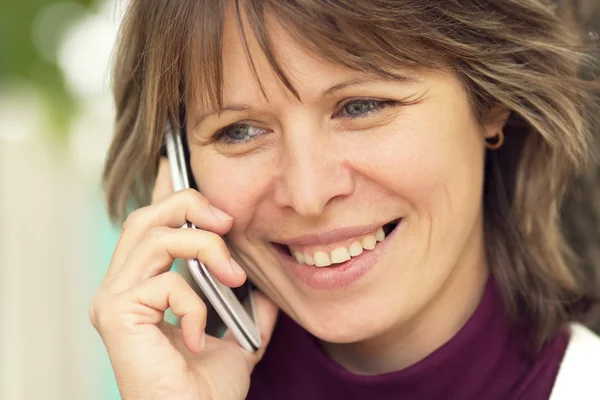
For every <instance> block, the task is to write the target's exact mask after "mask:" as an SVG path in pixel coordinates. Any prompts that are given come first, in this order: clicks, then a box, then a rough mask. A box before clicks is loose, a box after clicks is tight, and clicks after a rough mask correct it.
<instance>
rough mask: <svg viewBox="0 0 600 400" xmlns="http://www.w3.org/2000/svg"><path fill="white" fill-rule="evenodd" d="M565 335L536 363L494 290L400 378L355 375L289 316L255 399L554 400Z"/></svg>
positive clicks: (260, 372) (259, 369)
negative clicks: (447, 338)
mask: <svg viewBox="0 0 600 400" xmlns="http://www.w3.org/2000/svg"><path fill="white" fill-rule="evenodd" d="M568 340H569V338H568V333H567V332H566V330H564V331H563V332H561V333H560V334H558V335H557V336H555V337H554V338H552V339H551V340H550V341H548V342H547V343H546V345H545V346H544V348H543V349H542V350H541V352H539V353H538V354H537V355H536V356H535V357H533V356H532V352H531V350H530V347H529V346H530V343H531V340H530V338H529V335H528V334H527V332H526V331H525V330H523V329H519V328H517V327H515V326H514V325H513V324H511V323H510V321H509V319H508V318H507V317H506V315H505V313H504V312H503V309H502V305H501V301H500V299H499V296H498V293H497V290H496V287H495V284H494V283H493V280H490V281H489V282H488V284H487V285H486V288H485V291H484V294H483V296H482V299H481V302H480V304H479V305H478V307H477V309H476V310H475V312H474V313H473V315H472V316H471V317H470V319H469V320H468V321H467V323H466V324H465V325H464V327H463V328H462V329H461V330H460V331H459V332H458V333H457V334H456V335H455V336H454V337H453V338H452V339H451V340H450V341H448V342H447V343H445V344H444V345H442V346H441V347H440V348H438V349H437V350H435V351H434V352H433V353H431V354H430V355H428V356H427V357H425V358H424V359H423V360H421V361H419V362H417V363H416V364H413V365H411V366H410V367H408V368H405V369H403V370H401V371H395V372H390V373H386V374H381V375H372V376H364V375H355V374H353V373H351V372H349V371H347V370H346V369H344V368H343V367H342V366H341V365H339V364H337V363H336V362H335V361H333V360H332V359H331V358H329V357H328V356H327V355H326V354H325V352H324V351H323V350H322V348H321V347H320V345H319V342H318V341H317V339H316V338H315V337H313V336H312V335H311V334H309V333H308V332H307V331H305V330H304V329H303V328H302V327H301V326H299V325H298V324H296V323H295V322H294V321H293V320H292V319H291V318H290V317H288V316H287V315H285V314H283V313H282V314H281V315H280V316H279V320H278V322H277V325H276V327H275V331H274V332H273V337H272V339H271V343H270V344H269V346H268V348H267V351H266V353H265V356H264V357H263V359H262V360H261V361H260V362H259V363H258V365H257V366H256V368H255V370H254V372H253V374H252V377H251V384H250V391H249V393H248V396H247V399H249V400H270V399H276V400H319V399H327V400H341V399H344V400H354V399H356V400H387V399H394V400H397V399H409V400H433V399H435V400H440V399H443V400H518V399H522V400H547V399H548V398H549V397H550V393H551V391H552V387H553V385H554V381H555V379H556V375H557V373H558V368H559V366H560V362H561V360H562V358H563V355H564V353H565V350H566V347H567V343H568Z"/></svg>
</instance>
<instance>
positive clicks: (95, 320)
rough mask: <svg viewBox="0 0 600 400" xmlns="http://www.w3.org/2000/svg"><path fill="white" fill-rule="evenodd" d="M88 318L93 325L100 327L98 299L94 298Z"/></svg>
mask: <svg viewBox="0 0 600 400" xmlns="http://www.w3.org/2000/svg"><path fill="white" fill-rule="evenodd" d="M88 318H89V320H90V322H91V323H92V325H93V326H94V327H95V328H97V327H98V311H97V309H96V301H95V299H94V300H92V302H91V303H90V305H89V307H88Z"/></svg>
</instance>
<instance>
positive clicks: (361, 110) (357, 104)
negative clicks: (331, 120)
mask: <svg viewBox="0 0 600 400" xmlns="http://www.w3.org/2000/svg"><path fill="white" fill-rule="evenodd" d="M393 103H394V102H393V101H384V100H373V99H360V100H351V101H349V102H347V103H346V104H344V105H343V106H342V109H341V112H340V113H339V114H338V115H340V114H341V116H344V117H349V118H360V117H363V116H365V115H367V114H370V113H371V112H373V111H377V110H379V109H382V108H385V107H387V106H389V105H392V104H393Z"/></svg>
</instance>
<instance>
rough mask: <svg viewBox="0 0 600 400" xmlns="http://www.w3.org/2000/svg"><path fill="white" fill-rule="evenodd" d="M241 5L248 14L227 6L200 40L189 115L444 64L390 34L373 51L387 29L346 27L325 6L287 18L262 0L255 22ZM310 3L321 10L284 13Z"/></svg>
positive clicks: (305, 95) (301, 96)
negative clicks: (419, 54) (224, 105)
mask: <svg viewBox="0 0 600 400" xmlns="http://www.w3.org/2000/svg"><path fill="white" fill-rule="evenodd" d="M242 3H243V4H244V3H247V4H248V7H249V8H246V9H245V8H243V7H241V8H240V9H235V8H234V7H232V6H229V7H225V9H224V12H223V14H220V17H219V18H218V21H216V22H214V23H215V24H216V27H212V28H210V29H209V32H208V33H209V37H208V38H207V35H202V36H201V39H200V40H199V42H200V43H203V44H205V45H208V46H198V47H197V49H198V50H197V53H196V55H195V57H194V59H193V60H192V63H191V65H192V68H190V70H188V72H187V75H186V76H187V77H188V78H185V81H184V82H185V85H184V87H186V88H187V90H186V92H187V94H186V95H185V96H186V104H187V106H188V111H192V113H193V112H194V111H193V109H198V112H200V113H204V112H207V111H208V112H210V111H213V110H214V111H219V110H221V109H222V106H223V104H224V103H227V102H231V101H233V100H236V101H244V102H257V101H268V100H269V99H278V100H279V99H282V100H286V101H287V100H289V99H294V98H295V99H296V100H300V101H305V100H310V98H311V97H312V96H314V95H315V94H316V93H320V92H322V91H323V90H324V89H325V88H327V87H330V86H331V85H334V84H335V82H336V81H338V82H341V81H348V80H352V79H359V78H365V74H366V75H369V76H368V77H371V78H372V77H378V78H381V77H384V78H391V79H400V80H404V78H405V77H406V75H407V72H411V74H412V75H415V72H418V74H420V72H422V71H423V68H425V69H431V68H432V66H434V68H435V69H439V67H440V66H442V67H443V66H444V65H445V64H444V63H442V62H440V61H439V60H436V59H435V58H436V57H432V56H428V57H422V58H421V59H420V60H421V61H420V62H419V61H417V58H415V57H416V55H417V54H418V51H417V50H418V48H415V50H412V49H411V47H414V46H415V42H414V41H412V40H410V41H408V40H407V38H406V37H404V35H401V36H398V35H396V36H398V37H395V38H394V37H387V36H390V35H389V34H388V35H387V36H386V37H385V40H386V41H388V42H389V43H387V44H385V43H379V44H378V45H376V44H374V41H377V40H380V38H382V37H383V36H385V35H383V33H384V32H388V33H389V29H388V30H386V29H385V27H379V26H378V25H373V24H369V26H368V27H365V26H364V24H363V26H362V28H353V29H349V28H348V21H344V20H343V18H345V17H339V16H338V14H339V13H332V11H331V10H328V9H327V7H325V6H323V7H322V8H323V9H324V10H325V11H321V10H320V11H319V12H317V11H316V10H317V8H315V9H314V10H313V9H311V10H312V11H313V13H306V14H302V15H300V14H289V15H284V14H285V10H284V9H285V7H284V6H279V5H278V4H280V3H278V2H271V1H265V4H267V3H268V5H265V6H264V7H259V9H260V11H258V12H259V14H258V16H257V14H256V10H252V7H254V6H253V5H252V4H254V3H253V2H242ZM284 3H285V2H284ZM285 4H288V3H285ZM316 4H321V3H316ZM309 5H310V7H316V6H315V5H314V4H313V3H311V2H307V3H306V4H304V3H303V5H302V6H300V5H297V6H296V5H295V6H293V7H292V6H289V4H288V6H286V7H288V8H290V7H291V8H293V9H294V11H293V12H297V10H296V8H300V9H302V8H303V7H308V8H310V7H309ZM278 7H283V8H282V9H279V8H278ZM319 7H321V6H319ZM274 9H277V10H276V11H273V12H269V10H274ZM304 11H306V10H304ZM338 11H339V10H338ZM365 12H366V11H365ZM275 15H276V17H275ZM298 15H300V18H298ZM361 16H362V14H361ZM294 17H296V18H294ZM355 17H356V18H358V16H355ZM200 18H201V20H202V17H200ZM257 21H258V22H257ZM298 21H300V22H298ZM384 22H385V21H382V23H384ZM206 23H207V20H203V24H204V25H206ZM378 29H379V30H381V32H379V31H378ZM404 31H405V30H404ZM201 32H204V31H201ZM210 35H215V36H214V37H210ZM403 42H404V43H405V44H404V45H403V44H402V43H403ZM392 44H393V46H392ZM211 46H212V47H211ZM393 47H394V48H393ZM207 49H208V50H207ZM217 54H219V55H220V57H219V56H217ZM190 95H192V96H193V97H190ZM190 106H191V107H190Z"/></svg>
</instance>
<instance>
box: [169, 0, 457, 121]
mask: <svg viewBox="0 0 600 400" xmlns="http://www.w3.org/2000/svg"><path fill="white" fill-rule="evenodd" d="M226 3H227V4H226ZM358 3H361V2H358ZM362 3H365V4H366V2H362ZM365 4H362V6H361V5H360V4H357V3H355V2H352V1H327V2H325V1H309V0H304V1H287V0H233V1H231V2H226V1H225V0H213V1H202V2H199V4H198V7H197V10H196V15H197V18H196V19H195V21H194V23H193V24H194V25H193V28H192V29H191V32H193V35H192V38H193V39H192V42H191V48H190V51H188V52H186V57H185V60H184V62H183V63H182V67H183V68H182V70H181V76H182V78H183V79H182V82H181V83H182V85H181V87H180V90H181V96H180V98H181V99H182V100H183V101H184V102H185V104H195V105H199V106H200V107H201V108H202V109H210V110H215V111H217V112H220V111H221V110H222V108H223V95H222V90H221V88H222V85H223V65H222V45H223V31H224V25H225V18H226V7H231V10H227V11H231V15H233V17H234V18H235V21H233V23H235V24H236V26H237V29H238V32H239V35H240V37H241V39H242V42H243V46H244V49H245V54H246V58H247V60H248V62H249V64H250V66H251V69H252V71H253V73H254V77H255V79H256V81H257V82H258V84H259V87H260V90H261V91H262V94H263V95H265V97H266V94H265V91H264V88H263V86H262V83H261V80H260V77H259V76H258V74H257V72H256V67H255V64H254V61H253V57H252V54H251V53H250V51H249V45H248V39H249V37H251V36H252V37H253V38H254V39H255V40H256V42H257V43H258V44H259V46H260V48H261V50H262V52H263V54H264V56H265V57H266V59H267V60H268V62H269V63H270V65H271V67H272V69H273V71H274V72H275V74H276V75H277V77H278V78H279V79H280V81H281V82H282V84H283V85H284V86H285V87H286V88H287V89H288V90H289V91H290V92H291V93H292V94H293V95H294V96H295V97H296V98H298V99H300V96H299V94H298V91H297V90H296V89H295V88H294V86H293V85H292V83H291V82H290V79H289V78H288V76H287V75H286V74H285V72H284V68H283V67H282V65H281V63H280V62H279V60H278V57H277V54H276V52H275V51H274V49H273V45H272V38H271V37H270V35H269V27H270V26H273V24H274V23H277V24H280V25H281V26H282V27H283V28H284V30H285V31H286V32H288V33H290V35H291V36H292V37H293V38H294V39H295V40H296V41H297V42H298V43H301V44H302V45H303V47H305V48H306V50H307V51H308V52H309V53H311V54H313V55H315V56H317V57H318V58H319V59H322V60H325V61H327V62H329V63H333V64H336V65H340V66H343V67H346V68H349V69H352V70H355V71H360V72H366V73H371V74H375V75H379V76H382V77H385V78H391V79H398V80H402V79H406V78H405V74H402V73H401V70H402V69H404V70H405V71H406V69H413V70H414V69H417V68H440V67H444V66H446V67H447V66H448V60H447V59H446V58H445V57H443V56H442V54H443V53H442V52H440V51H435V50H434V49H433V46H432V43H428V42H429V41H428V40H426V39H425V38H427V37H431V32H429V31H427V32H425V27H428V26H429V25H428V23H427V21H420V23H419V18H420V17H422V16H427V18H437V17H436V13H434V9H433V8H432V10H431V11H430V10H427V9H424V8H423V7H420V8H419V9H418V10H415V9H414V6H413V7H410V6H407V7H401V6H399V5H398V4H397V2H394V3H390V2H389V1H373V2H370V3H369V4H368V9H365V7H366V6H365ZM361 7H362V8H361ZM431 13H434V14H431ZM365 16H367V18H365ZM411 26H412V27H413V28H410V27H411ZM415 26H420V27H421V28H414V27H415ZM179 106H181V104H180V105H179ZM176 109H177V108H175V107H173V108H172V109H171V112H175V111H176Z"/></svg>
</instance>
